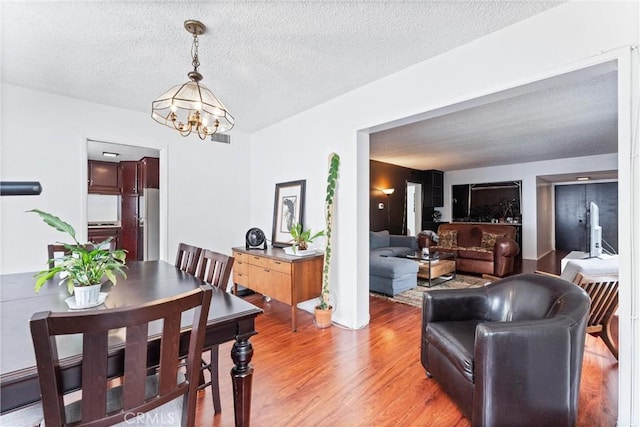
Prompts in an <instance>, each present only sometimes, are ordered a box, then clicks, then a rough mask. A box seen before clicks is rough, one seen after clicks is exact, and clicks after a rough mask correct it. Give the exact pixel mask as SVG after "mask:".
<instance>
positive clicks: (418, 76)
mask: <svg viewBox="0 0 640 427" xmlns="http://www.w3.org/2000/svg"><path fill="white" fill-rule="evenodd" d="M638 38H639V37H638V4H637V2H582V1H572V2H568V3H564V4H562V5H559V6H557V7H555V8H552V9H550V10H548V11H546V12H544V13H541V14H539V15H536V16H533V17H531V18H530V19H527V20H525V21H522V22H519V23H517V24H515V25H512V26H510V27H508V28H505V29H503V30H500V31H496V32H494V33H492V34H490V35H488V36H486V37H483V38H481V39H478V40H475V41H473V42H471V43H469V44H467V45H464V46H461V47H459V48H456V49H454V50H451V51H449V52H446V53H443V54H441V55H439V56H437V57H435V58H433V59H431V60H428V61H425V62H423V63H420V64H417V65H415V66H412V67H409V68H407V69H405V70H403V71H401V72H398V73H396V74H393V75H391V76H388V77H386V78H383V79H380V80H378V81H375V82H373V83H371V84H369V85H366V86H363V87H361V88H359V89H357V90H354V91H352V92H350V93H347V94H345V95H343V96H340V97H338V98H335V99H333V100H331V101H329V102H327V103H325V104H322V105H319V106H317V107H314V108H311V109H309V110H308V111H305V112H303V113H301V114H298V115H297V116H294V117H292V118H290V119H288V120H285V121H282V122H280V123H277V124H274V125H273V126H271V127H269V128H267V129H265V130H263V131H261V132H257V133H255V134H254V135H253V140H252V154H253V157H252V159H253V163H252V166H253V167H252V183H253V185H252V190H251V195H252V197H251V199H252V200H251V203H252V204H251V212H252V217H251V218H252V221H253V222H254V223H255V224H256V225H257V226H260V227H264V228H266V230H271V210H272V208H273V189H274V184H275V183H277V182H283V181H287V180H293V179H301V178H306V179H307V184H308V186H307V208H308V211H307V213H308V217H307V218H308V221H307V225H308V226H311V227H312V228H318V227H322V214H321V213H322V203H323V202H322V201H323V196H324V188H323V187H324V186H323V182H324V174H325V172H326V158H327V155H328V153H329V152H331V151H337V152H338V153H339V154H340V155H341V156H342V159H343V163H342V172H341V174H340V189H339V191H338V196H337V197H338V200H339V201H340V202H339V203H340V208H339V210H338V213H337V217H336V223H337V227H338V228H339V230H337V232H336V234H335V238H336V242H335V243H334V245H335V252H334V256H335V257H336V259H335V264H334V274H333V276H335V277H332V279H333V280H334V282H333V285H332V286H333V291H334V293H335V295H336V298H337V299H338V311H337V312H336V316H335V317H334V320H336V321H337V322H338V323H341V324H344V325H346V326H349V327H354V328H357V327H362V326H365V325H366V324H367V323H368V320H369V317H368V303H369V301H368V287H369V283H368V282H369V273H368V243H369V242H368V233H367V230H368V192H369V180H368V179H366V178H368V176H365V175H368V160H369V159H368V155H367V154H368V138H367V136H366V132H367V130H368V129H371V128H373V127H376V126H380V125H383V124H385V123H390V122H394V121H396V120H400V119H402V118H406V117H411V116H415V115H418V114H421V113H424V112H427V111H431V110H435V109H438V108H441V107H444V106H447V105H452V104H455V103H457V102H462V101H466V100H469V99H474V98H477V97H480V96H483V95H486V94H490V93H495V92H498V91H501V90H505V89H509V88H512V87H517V86H520V85H523V84H527V83H531V82H533V81H537V80H541V79H543V78H547V77H552V76H554V75H558V74H561V73H565V72H569V71H573V70H574V69H577V68H581V67H586V66H588V65H594V64H595V63H597V62H601V61H599V58H601V57H607V58H608V59H610V58H611V56H612V55H609V53H610V52H611V51H614V50H616V49H619V48H621V47H625V46H626V47H630V46H634V45H637V44H638ZM602 61H604V59H602ZM625 66H626V67H627V68H626V69H624V70H623V73H629V68H628V66H629V63H628V61H627V62H626V65H625ZM631 79H632V80H633V79H635V80H634V81H635V82H636V83H637V76H636V77H632V78H631ZM628 82H629V80H627V83H628ZM620 87H623V88H628V87H630V85H626V86H620ZM637 98H638V97H637V95H634V96H633V98H632V99H633V100H634V101H635V102H637ZM634 105H635V104H634ZM628 108H629V106H628V105H627V107H626V111H625V114H627V119H623V121H622V123H624V124H625V127H624V129H626V133H625V135H628V134H629V132H630V130H631V123H629V121H628V116H629V111H628ZM624 144H626V145H625V146H624V147H623V148H624V149H623V150H622V151H621V153H622V154H621V156H623V158H625V157H626V156H628V155H629V154H628V153H629V152H630V149H629V144H630V143H629V138H626V139H624ZM626 160H627V161H628V160H629V159H626ZM564 166H565V165H562V166H559V168H562V167H564ZM542 173H546V172H542V171H540V174H542ZM624 174H626V179H628V177H629V175H628V168H627V169H626V170H625V172H624ZM512 175H516V174H515V173H514V174H512ZM518 175H519V174H518ZM501 179H502V178H500V179H499V180H501ZM621 179H623V177H622V175H621ZM465 181H466V180H465ZM451 184H452V183H451V182H449V185H451ZM523 184H525V185H526V188H527V190H526V191H525V193H524V194H523V196H524V198H525V200H528V201H529V202H526V203H527V204H528V205H529V206H523V209H525V210H526V209H531V212H533V213H535V212H536V207H535V200H536V182H535V175H534V174H533V173H531V174H530V175H529V177H528V178H526V177H525V178H524V179H523ZM623 189H624V186H623ZM629 195H631V192H630V191H629ZM524 232H525V233H526V235H527V236H530V237H529V238H528V240H529V241H530V243H529V244H526V247H525V248H524V251H525V252H524V253H525V255H526V256H528V257H532V258H535V257H536V255H537V253H536V238H535V236H536V230H535V222H533V223H532V222H528V223H527V224H526V228H525V230H524ZM628 319H629V318H628ZM628 319H624V320H623V323H624V324H625V328H626V325H628V324H630V321H629V320H628ZM627 332H628V330H627ZM623 350H625V351H626V349H625V348H623ZM621 354H622V353H621ZM630 355H631V353H630V352H628V353H626V356H621V361H622V360H625V357H629V356H630ZM626 360H627V361H629V359H626ZM636 364H637V362H636ZM624 369H626V371H624V372H623V370H624ZM630 372H631V368H630V367H629V365H626V368H625V367H624V366H623V365H622V364H621V371H620V373H621V387H622V389H621V390H622V391H621V393H620V395H621V396H623V397H621V410H620V422H621V423H622V425H625V424H629V423H630V421H629V420H630V414H631V411H630V408H631V403H630V400H629V399H630V398H627V397H624V396H628V395H629V393H628V391H629V390H631V387H630V386H629V384H630V382H629V380H628V376H625V374H628V373H630ZM633 381H634V384H638V379H634V380H633ZM636 388H637V387H636ZM636 397H637V396H636ZM636 417H637V415H636Z"/></svg>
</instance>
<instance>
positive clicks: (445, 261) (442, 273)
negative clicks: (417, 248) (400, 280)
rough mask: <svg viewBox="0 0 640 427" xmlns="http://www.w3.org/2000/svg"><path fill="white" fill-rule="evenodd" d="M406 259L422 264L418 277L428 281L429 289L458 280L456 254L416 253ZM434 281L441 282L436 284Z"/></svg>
mask: <svg viewBox="0 0 640 427" xmlns="http://www.w3.org/2000/svg"><path fill="white" fill-rule="evenodd" d="M405 257H406V258H409V259H413V260H416V261H417V262H418V264H420V266H419V267H418V277H419V278H421V279H426V280H428V283H429V284H428V285H427V287H428V288H430V287H432V286H433V285H439V284H440V283H443V282H447V281H449V280H453V279H455V278H456V253H455V252H430V253H429V255H423V254H422V253H421V252H415V253H411V254H409V255H405ZM434 279H440V280H438V281H437V282H434ZM420 286H423V285H420Z"/></svg>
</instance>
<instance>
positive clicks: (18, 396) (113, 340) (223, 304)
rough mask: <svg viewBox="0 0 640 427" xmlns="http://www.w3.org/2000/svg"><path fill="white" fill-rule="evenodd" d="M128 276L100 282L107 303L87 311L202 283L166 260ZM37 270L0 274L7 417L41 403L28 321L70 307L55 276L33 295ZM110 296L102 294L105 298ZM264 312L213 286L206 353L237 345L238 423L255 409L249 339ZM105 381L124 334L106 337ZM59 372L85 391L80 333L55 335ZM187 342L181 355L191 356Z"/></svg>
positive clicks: (0, 366)
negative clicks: (46, 312)
mask: <svg viewBox="0 0 640 427" xmlns="http://www.w3.org/2000/svg"><path fill="white" fill-rule="evenodd" d="M125 273H126V276H127V277H126V278H120V277H119V278H118V280H117V284H116V285H115V286H114V285H113V284H112V283H111V282H106V283H104V284H103V285H102V288H101V292H103V293H106V299H105V300H104V303H102V304H101V305H99V306H97V307H94V308H90V310H109V309H113V308H119V307H127V306H136V305H140V304H144V303H147V302H150V301H155V300H158V299H162V298H168V297H173V296H176V295H179V294H182V293H184V292H187V291H189V290H192V289H194V288H197V287H198V286H201V285H203V284H204V282H203V281H202V280H200V279H198V278H197V277H195V276H193V275H191V274H188V273H186V272H184V271H181V270H180V269H178V268H176V267H175V266H173V265H172V264H169V263H167V262H164V261H128V262H127V264H126V269H125ZM34 274H35V273H34V272H28V273H16V274H4V275H0V406H1V412H2V413H4V412H7V411H10V410H13V409H16V408H20V407H22V406H25V405H29V404H31V403H34V402H37V401H39V400H40V385H39V382H38V370H37V368H36V360H35V353H34V351H33V343H32V340H31V332H30V327H29V321H30V319H31V316H32V315H33V314H34V313H37V312H41V311H52V312H65V311H68V310H71V307H73V303H72V301H71V300H69V298H72V297H70V295H69V294H68V292H67V287H66V285H62V286H59V282H60V279H59V277H58V276H56V277H54V278H53V279H51V280H49V281H48V282H47V283H46V284H45V285H44V286H43V287H42V288H41V289H40V291H39V292H37V293H36V292H35V291H34V285H35V279H34V277H33V276H34ZM104 296H105V295H103V297H104ZM261 313H262V310H261V309H260V308H258V307H256V306H254V305H253V304H251V303H249V302H247V301H245V300H243V299H242V298H240V297H237V296H235V295H233V294H231V293H228V292H225V290H224V289H220V288H216V287H214V288H213V295H212V298H211V305H210V308H209V317H208V320H207V328H206V332H205V340H204V346H203V348H207V347H211V346H214V345H219V344H223V343H226V342H232V341H233V343H234V344H233V347H232V349H231V359H232V360H233V363H234V367H233V368H232V370H231V379H232V386H233V395H234V396H233V397H234V411H235V412H234V415H235V424H236V426H248V425H249V422H250V412H251V384H252V378H253V367H252V366H251V364H250V362H251V358H252V356H253V346H252V344H251V341H250V337H251V336H253V335H255V334H257V331H256V329H255V319H256V317H257V316H258V315H259V314H261ZM183 324H184V325H185V327H184V329H183V332H182V333H183V334H184V336H187V334H188V333H189V329H188V326H187V325H189V319H188V318H187V316H183ZM160 328H161V325H159V324H158V325H155V326H153V325H150V326H149V349H148V352H157V351H159V347H160V346H159V336H160ZM109 340H110V341H109V354H108V377H109V378H116V377H118V376H119V374H121V373H122V369H123V364H122V357H123V352H124V345H123V344H124V343H123V339H122V334H121V333H120V334H119V333H115V332H114V334H112V335H111V336H110V338H109ZM181 341H184V342H185V343H186V341H187V340H186V339H185V340H181ZM57 346H58V353H59V358H60V369H61V375H62V377H63V384H64V388H65V392H66V391H69V392H70V391H73V390H77V389H79V388H80V384H81V370H80V367H81V362H82V340H81V337H80V336H78V335H66V336H60V337H57ZM187 350H188V349H187V348H186V345H185V346H184V348H181V352H184V353H183V354H186V352H187Z"/></svg>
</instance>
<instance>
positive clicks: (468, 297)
mask: <svg viewBox="0 0 640 427" xmlns="http://www.w3.org/2000/svg"><path fill="white" fill-rule="evenodd" d="M486 301H487V293H486V291H485V289H484V288H471V289H451V290H438V291H437V292H424V293H423V296H422V325H423V330H424V326H425V325H426V324H427V323H428V322H443V321H453V320H471V319H483V318H484V314H485V313H486V312H487V309H486Z"/></svg>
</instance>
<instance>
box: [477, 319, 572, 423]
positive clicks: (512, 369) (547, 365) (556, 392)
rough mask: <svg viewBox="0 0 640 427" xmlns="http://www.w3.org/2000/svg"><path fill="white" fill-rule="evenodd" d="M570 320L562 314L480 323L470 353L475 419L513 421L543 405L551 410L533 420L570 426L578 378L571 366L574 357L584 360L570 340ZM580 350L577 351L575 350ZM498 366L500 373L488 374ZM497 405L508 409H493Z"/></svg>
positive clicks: (486, 421)
mask: <svg viewBox="0 0 640 427" xmlns="http://www.w3.org/2000/svg"><path fill="white" fill-rule="evenodd" d="M573 324H574V321H573V320H572V319H570V318H567V317H564V316H559V317H552V318H548V319H543V320H535V321H519V322H487V323H481V324H479V325H478V326H477V327H476V341H475V342H476V344H475V354H474V364H475V373H476V376H475V384H476V386H475V391H476V394H475V395H474V404H473V409H472V411H473V415H472V417H473V418H472V419H473V420H474V423H475V422H476V421H477V424H478V425H517V424H520V423H521V422H522V419H518V418H517V417H518V416H519V415H518V414H526V413H530V410H531V408H536V407H543V408H552V409H553V410H551V411H549V410H545V411H544V413H540V414H538V415H539V416H540V417H541V418H539V419H536V423H539V424H540V425H547V424H549V425H550V424H553V425H574V424H575V419H573V420H572V419H571V418H572V415H571V414H572V413H575V412H572V411H571V410H570V408H571V407H574V408H575V405H577V392H576V393H574V392H575V391H576V390H577V387H578V386H579V375H578V376H577V380H576V378H575V374H574V370H575V367H573V366H572V365H573V364H574V363H575V361H576V357H577V358H579V360H581V359H582V347H581V346H580V345H579V343H576V342H574V343H573V344H572V342H571V333H570V327H571V325H573ZM583 335H584V334H583ZM578 351H579V352H580V355H577V354H575V353H576V352H578ZM515 361H517V362H515ZM578 366H579V364H578ZM578 369H579V368H578ZM497 370H500V371H501V374H500V375H492V373H494V372H496V371H497ZM572 389H573V391H572ZM574 396H576V397H575V398H574ZM567 399H569V400H570V402H567ZM496 407H501V408H509V409H508V410H505V411H496V410H495V408H496ZM491 408H493V410H492V409H491Z"/></svg>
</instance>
